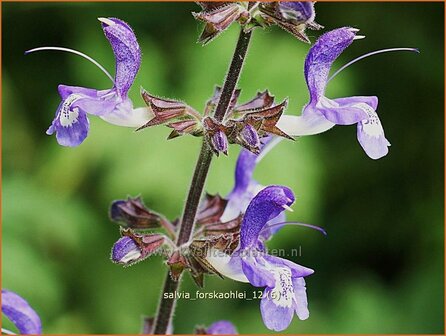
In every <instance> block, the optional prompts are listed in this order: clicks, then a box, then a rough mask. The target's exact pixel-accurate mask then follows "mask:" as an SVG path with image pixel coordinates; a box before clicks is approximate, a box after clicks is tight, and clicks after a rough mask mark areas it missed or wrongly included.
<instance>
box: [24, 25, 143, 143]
mask: <svg viewBox="0 0 446 336" xmlns="http://www.w3.org/2000/svg"><path fill="white" fill-rule="evenodd" d="M99 21H101V24H102V29H103V31H104V34H105V37H106V38H107V39H108V41H109V42H110V45H111V47H112V50H113V53H114V55H115V60H116V74H115V77H114V78H113V77H111V76H110V74H109V73H108V72H107V71H106V70H105V69H104V68H103V67H102V66H101V65H99V64H98V63H97V62H96V61H95V60H93V59H92V58H90V57H89V56H87V55H84V54H82V53H80V52H78V51H75V50H71V49H67V48H59V47H42V48H35V49H32V50H29V51H27V52H26V53H31V52H34V51H41V50H59V51H67V52H71V53H75V54H77V55H80V56H82V57H84V58H86V59H88V60H89V61H91V62H93V63H94V64H95V65H97V66H98V67H99V68H100V69H101V70H102V71H104V72H105V74H106V75H107V76H108V77H109V78H110V79H111V80H112V82H113V87H112V88H111V89H107V90H95V89H89V88H83V87H76V86H67V85H59V87H58V91H59V94H60V96H61V98H62V102H61V103H60V104H59V107H58V108H57V111H56V115H55V118H54V120H53V122H52V124H51V126H50V127H49V128H48V130H47V134H48V135H51V134H54V133H56V139H57V142H58V143H59V144H60V145H62V146H70V147H73V146H78V145H79V144H81V143H82V142H83V141H84V140H85V138H86V137H87V135H88V131H89V127H90V125H89V120H88V117H87V114H92V115H96V116H99V117H100V118H102V119H103V120H105V121H107V122H109V123H111V124H114V125H119V126H127V127H139V126H141V125H143V124H145V123H146V122H147V121H148V120H150V118H151V116H150V115H149V110H148V109H147V108H138V109H133V104H132V101H131V100H130V99H129V98H128V96H127V94H128V91H129V89H130V87H131V85H132V84H133V81H134V79H135V77H136V74H137V72H138V70H139V67H140V64H141V51H140V48H139V45H138V42H137V40H136V36H135V34H134V33H133V30H132V28H130V26H129V25H128V24H126V23H125V22H123V21H121V20H119V19H116V18H99Z"/></svg>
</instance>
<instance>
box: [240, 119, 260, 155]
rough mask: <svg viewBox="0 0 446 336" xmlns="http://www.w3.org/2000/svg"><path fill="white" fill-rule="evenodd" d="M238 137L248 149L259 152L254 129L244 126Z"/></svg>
mask: <svg viewBox="0 0 446 336" xmlns="http://www.w3.org/2000/svg"><path fill="white" fill-rule="evenodd" d="M240 137H241V138H242V140H243V141H244V142H246V144H247V145H248V146H249V147H251V148H255V149H258V150H259V151H260V139H259V135H258V134H257V131H256V130H255V128H254V127H252V126H251V125H249V124H246V125H245V126H244V127H243V129H242V130H241V132H240Z"/></svg>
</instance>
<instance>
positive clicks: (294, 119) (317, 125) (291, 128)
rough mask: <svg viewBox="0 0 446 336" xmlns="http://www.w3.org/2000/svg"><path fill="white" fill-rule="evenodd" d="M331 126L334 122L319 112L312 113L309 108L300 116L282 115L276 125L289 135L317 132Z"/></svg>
mask: <svg viewBox="0 0 446 336" xmlns="http://www.w3.org/2000/svg"><path fill="white" fill-rule="evenodd" d="M333 126H335V124H334V123H332V122H331V121H328V120H327V119H326V118H325V117H324V116H323V115H322V114H321V113H319V112H314V113H313V112H312V111H310V109H308V110H307V113H306V114H305V115H302V116H292V115H282V116H281V117H280V119H279V122H278V123H277V127H279V128H280V129H281V130H282V131H284V132H285V133H286V134H288V135H291V136H305V135H314V134H319V133H323V132H325V131H328V130H329V129H331V128H333Z"/></svg>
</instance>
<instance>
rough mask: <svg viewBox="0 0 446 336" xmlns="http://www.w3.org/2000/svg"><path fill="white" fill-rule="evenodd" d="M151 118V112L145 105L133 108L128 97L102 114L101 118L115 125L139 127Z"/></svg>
mask: <svg viewBox="0 0 446 336" xmlns="http://www.w3.org/2000/svg"><path fill="white" fill-rule="evenodd" d="M152 118H153V113H152V112H151V111H150V110H149V109H148V108H147V107H138V108H136V109H134V108H133V107H132V102H131V101H130V99H126V100H125V101H124V102H122V103H121V104H118V105H116V107H115V109H114V110H113V111H111V112H110V113H109V114H107V115H102V116H101V119H102V120H104V121H106V122H108V123H110V124H112V125H117V126H123V127H133V128H134V127H140V126H142V125H144V124H146V123H147V122H148V121H149V120H150V119H152Z"/></svg>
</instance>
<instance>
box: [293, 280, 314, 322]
mask: <svg viewBox="0 0 446 336" xmlns="http://www.w3.org/2000/svg"><path fill="white" fill-rule="evenodd" d="M293 287H294V297H295V311H296V315H297V317H299V319H300V320H306V319H307V318H308V317H309V316H310V312H309V311H308V300H307V289H306V287H305V279H304V278H294V279H293Z"/></svg>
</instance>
